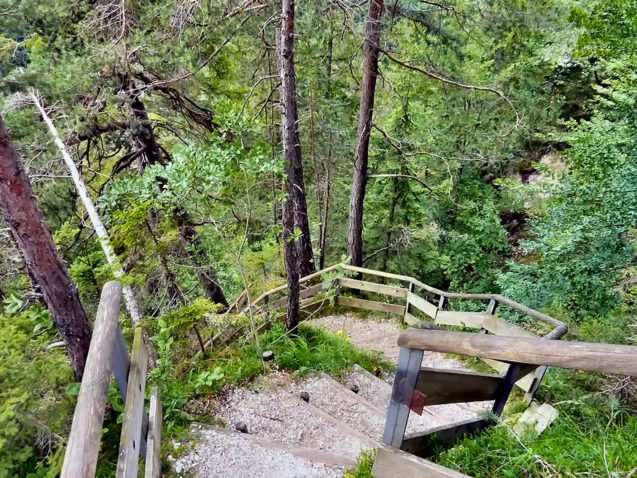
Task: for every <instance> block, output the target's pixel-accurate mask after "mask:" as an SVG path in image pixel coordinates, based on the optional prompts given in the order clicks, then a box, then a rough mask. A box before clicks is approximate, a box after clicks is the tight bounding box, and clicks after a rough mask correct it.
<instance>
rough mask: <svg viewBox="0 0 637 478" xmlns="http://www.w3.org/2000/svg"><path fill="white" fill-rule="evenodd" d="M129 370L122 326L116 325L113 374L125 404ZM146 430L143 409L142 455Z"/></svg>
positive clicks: (144, 448) (140, 446) (140, 448)
mask: <svg viewBox="0 0 637 478" xmlns="http://www.w3.org/2000/svg"><path fill="white" fill-rule="evenodd" d="M129 370H130V356H129V355H128V346H127V345H126V341H125V340H124V334H122V328H121V327H119V326H118V327H117V337H116V338H115V346H114V347H113V374H114V375H115V380H116V381H117V386H118V388H119V393H120V395H121V396H122V398H123V400H124V405H126V395H127V393H128V371H129ZM147 430H148V414H147V413H146V410H144V416H143V419H142V437H141V440H140V445H139V451H140V453H141V454H142V456H145V455H146V432H147Z"/></svg>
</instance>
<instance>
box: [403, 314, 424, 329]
mask: <svg viewBox="0 0 637 478" xmlns="http://www.w3.org/2000/svg"><path fill="white" fill-rule="evenodd" d="M404 320H405V323H406V324H407V325H411V326H415V325H419V324H420V323H421V322H424V321H423V320H420V319H419V318H418V317H416V316H415V315H411V314H410V313H409V312H405V318H404Z"/></svg>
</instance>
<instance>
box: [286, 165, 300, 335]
mask: <svg viewBox="0 0 637 478" xmlns="http://www.w3.org/2000/svg"><path fill="white" fill-rule="evenodd" d="M287 169H290V168H289V167H288V168H287ZM288 174H289V172H288ZM293 188H294V185H293V184H292V182H290V181H289V180H288V182H287V192H288V197H287V200H286V201H285V204H284V206H283V244H284V250H285V269H286V271H287V281H288V311H287V318H286V320H285V330H286V331H287V332H291V333H296V329H297V327H298V326H299V271H298V258H297V251H298V247H297V244H296V241H295V240H294V199H292V189H293Z"/></svg>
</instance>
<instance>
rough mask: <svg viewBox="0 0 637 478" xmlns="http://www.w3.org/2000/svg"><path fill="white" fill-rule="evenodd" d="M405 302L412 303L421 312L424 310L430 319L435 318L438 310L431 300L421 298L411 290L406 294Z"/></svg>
mask: <svg viewBox="0 0 637 478" xmlns="http://www.w3.org/2000/svg"><path fill="white" fill-rule="evenodd" d="M407 303H408V304H410V305H413V306H414V307H416V308H417V309H418V310H420V311H421V312H424V313H425V314H427V315H428V316H429V317H431V318H432V319H435V318H436V313H437V312H438V307H436V306H435V305H434V304H432V303H431V302H429V301H427V300H425V299H423V298H422V297H420V296H419V295H416V294H414V293H413V292H409V293H408V294H407Z"/></svg>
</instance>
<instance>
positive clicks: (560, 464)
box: [436, 404, 637, 478]
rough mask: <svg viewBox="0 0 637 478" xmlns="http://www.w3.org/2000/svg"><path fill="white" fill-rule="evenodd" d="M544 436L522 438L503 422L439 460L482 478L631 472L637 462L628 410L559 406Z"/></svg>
mask: <svg viewBox="0 0 637 478" xmlns="http://www.w3.org/2000/svg"><path fill="white" fill-rule="evenodd" d="M559 411H560V416H559V417H558V418H557V420H556V421H555V422H553V424H551V426H550V427H549V428H548V429H547V430H545V431H544V432H543V433H542V434H541V435H539V436H537V435H535V434H533V433H529V434H527V435H525V436H523V437H522V438H521V439H516V438H515V437H514V436H513V434H512V431H511V429H510V428H509V427H508V426H507V425H505V424H503V425H498V426H496V427H494V428H491V429H488V430H486V431H485V432H482V433H480V434H479V435H478V436H477V437H475V438H465V439H464V440H462V441H461V442H460V444H459V445H457V446H456V447H455V448H452V449H451V450H449V451H446V452H443V453H441V454H440V455H439V456H438V457H437V458H436V462H437V463H439V464H441V465H443V466H447V467H450V468H453V469H457V470H460V471H462V472H463V473H467V474H469V475H471V476H475V477H476V478H482V477H484V478H486V477H492V476H505V477H517V476H529V477H544V476H547V475H551V476H595V477H607V476H615V475H617V476H625V475H626V474H627V473H628V472H629V471H630V470H631V469H632V468H633V466H634V458H635V456H636V454H637V444H636V443H635V440H634V437H635V433H637V418H635V416H634V414H631V412H629V411H628V410H625V409H621V408H620V409H613V408H612V407H610V408H609V407H608V406H607V407H605V408H604V409H602V410H600V409H599V408H597V407H592V406H590V405H587V404H574V405H569V406H562V407H559Z"/></svg>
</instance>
